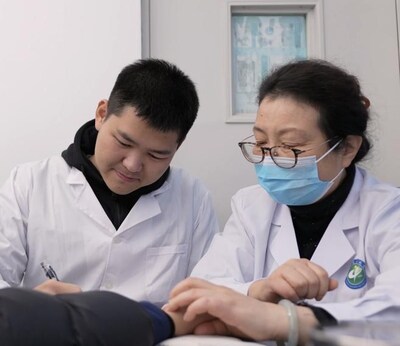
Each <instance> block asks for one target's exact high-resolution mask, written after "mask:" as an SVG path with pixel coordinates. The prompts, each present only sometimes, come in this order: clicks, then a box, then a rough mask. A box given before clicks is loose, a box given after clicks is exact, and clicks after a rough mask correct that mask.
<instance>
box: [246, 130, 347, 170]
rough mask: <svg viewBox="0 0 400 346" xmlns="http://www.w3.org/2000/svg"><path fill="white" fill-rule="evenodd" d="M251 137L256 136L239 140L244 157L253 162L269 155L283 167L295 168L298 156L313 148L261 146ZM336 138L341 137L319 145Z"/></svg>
mask: <svg viewBox="0 0 400 346" xmlns="http://www.w3.org/2000/svg"><path fill="white" fill-rule="evenodd" d="M250 138H254V136H253V135H251V136H249V137H246V138H245V139H244V140H243V141H241V142H239V143H238V144H239V147H240V149H241V150H242V154H243V156H244V158H245V159H246V160H247V161H249V162H251V163H260V162H263V161H264V159H265V155H269V157H270V158H271V160H272V161H273V162H274V163H275V164H276V165H277V166H279V167H281V168H287V169H289V168H293V167H295V166H296V165H297V158H298V156H299V155H300V154H303V153H305V152H307V151H310V150H312V149H313V148H310V149H306V150H300V149H296V148H291V147H288V146H286V145H276V146H273V147H271V148H268V147H261V146H260V145H258V144H257V143H254V142H249V141H248V140H249V139H250ZM334 139H339V138H338V137H334V138H331V139H328V140H327V141H325V142H323V143H321V144H320V145H319V146H321V145H323V144H325V143H328V142H330V141H332V140H334ZM339 140H340V139H339Z"/></svg>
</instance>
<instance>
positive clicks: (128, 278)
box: [0, 156, 217, 305]
mask: <svg viewBox="0 0 400 346" xmlns="http://www.w3.org/2000/svg"><path fill="white" fill-rule="evenodd" d="M216 231H217V220H216V217H215V214H214V211H213V207H212V203H211V199H210V195H209V193H208V191H207V190H206V189H205V188H204V186H203V185H202V184H201V183H200V182H199V181H198V180H197V179H193V178H191V177H189V175H187V174H186V173H185V172H184V171H182V170H180V169H176V168H171V171H170V175H169V177H168V179H167V181H166V182H165V183H164V184H163V185H162V186H161V187H160V188H159V189H157V190H155V191H153V192H151V193H149V194H147V195H143V196H142V197H140V199H139V200H138V201H137V203H136V204H135V206H134V208H133V209H132V210H131V211H130V213H129V214H128V215H127V217H126V219H125V220H124V221H123V223H122V224H121V226H120V227H119V229H118V230H117V231H116V229H115V227H114V226H113V224H112V223H111V221H110V220H109V218H108V217H107V215H106V213H105V211H104V210H103V208H102V206H101V204H100V203H99V201H98V200H97V198H96V196H95V194H94V193H93V190H92V189H91V187H90V185H89V184H88V183H87V181H86V179H85V177H84V176H83V174H82V173H81V172H80V171H79V170H77V169H75V168H71V167H69V166H68V165H67V164H66V163H65V161H64V159H63V158H62V157H61V156H57V157H52V158H50V159H48V160H44V161H40V162H36V163H29V164H24V165H21V166H19V167H17V168H15V169H14V170H13V171H12V173H11V176H10V177H9V179H8V180H7V182H6V183H5V185H4V186H3V187H2V189H1V190H0V287H6V286H9V285H10V286H17V285H20V284H21V282H22V284H23V286H26V287H35V286H37V285H38V284H40V283H42V282H43V281H45V280H46V277H45V275H44V272H43V270H42V268H41V266H40V263H41V262H42V261H43V262H46V263H48V264H50V265H51V266H52V267H53V269H54V270H55V271H56V273H57V275H58V278H59V279H60V280H61V281H64V282H69V283H74V284H77V285H79V286H80V287H81V288H82V289H83V290H93V289H104V290H111V291H114V292H118V293H120V294H123V295H125V296H127V297H130V298H133V299H136V300H149V301H151V302H154V303H155V304H158V305H161V304H164V303H165V302H166V301H167V300H168V295H169V291H170V290H171V288H172V287H173V286H174V285H175V284H176V283H177V282H179V281H181V280H182V279H184V278H185V277H186V276H188V275H189V274H190V272H191V270H192V268H193V267H194V265H195V264H196V263H197V261H198V260H199V259H200V258H201V256H202V255H203V254H204V252H205V251H206V249H207V247H208V245H209V243H210V241H211V239H212V237H213V235H214V234H215V232H216Z"/></svg>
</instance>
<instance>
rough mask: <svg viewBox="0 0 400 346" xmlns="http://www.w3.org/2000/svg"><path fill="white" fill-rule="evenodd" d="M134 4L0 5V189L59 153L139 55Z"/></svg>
mask: <svg viewBox="0 0 400 346" xmlns="http://www.w3.org/2000/svg"><path fill="white" fill-rule="evenodd" d="M140 11H141V6H140V0H113V1H98V0H84V1H81V0H56V1H54V0H36V1H31V0H12V1H9V0H0V43H1V48H0V52H1V53H0V76H1V77H0V95H1V103H0V104H1V114H0V157H1V165H0V184H2V183H3V182H4V180H5V179H6V177H7V176H8V174H9V171H10V170H11V168H12V167H13V166H14V165H16V164H18V163H21V162H25V161H31V160H37V159H41V158H44V157H47V156H49V155H51V154H57V153H60V152H61V151H62V150H63V149H65V148H66V147H67V146H68V145H69V144H70V143H71V142H72V140H73V137H74V135H75V132H76V130H77V129H78V127H79V126H81V125H82V124H83V123H84V122H86V121H87V120H90V119H92V118H93V117H94V111H95V108H96V106H97V102H98V101H99V100H100V99H102V98H108V96H109V93H110V91H111V88H112V86H113V84H114V81H115V79H116V77H117V74H118V73H119V72H120V70H121V69H122V68H123V67H124V66H125V65H127V64H129V63H131V62H133V61H134V60H136V59H138V58H140V57H141V36H140V26H141V20H140Z"/></svg>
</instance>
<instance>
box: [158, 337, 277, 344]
mask: <svg viewBox="0 0 400 346" xmlns="http://www.w3.org/2000/svg"><path fill="white" fill-rule="evenodd" d="M260 345H276V343H275V342H272V343H271V342H269V343H257V342H246V341H242V340H240V339H236V338H233V337H229V336H210V335H186V336H180V337H176V338H172V339H168V340H165V341H163V342H161V343H159V344H158V345H157V346H260Z"/></svg>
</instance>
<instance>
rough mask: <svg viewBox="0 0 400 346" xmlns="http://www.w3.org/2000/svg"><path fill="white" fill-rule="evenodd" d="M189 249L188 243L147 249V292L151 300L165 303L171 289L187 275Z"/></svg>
mask: <svg viewBox="0 0 400 346" xmlns="http://www.w3.org/2000/svg"><path fill="white" fill-rule="evenodd" d="M187 250H188V245H187V244H178V245H169V246H162V247H151V248H148V249H147V251H146V293H147V296H148V299H149V300H150V301H151V302H153V303H155V304H157V303H159V304H164V303H165V302H166V301H167V300H168V296H169V292H170V291H171V289H172V288H173V287H174V286H175V285H176V284H177V283H178V282H179V281H181V280H183V279H184V278H185V277H186V270H187Z"/></svg>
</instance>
